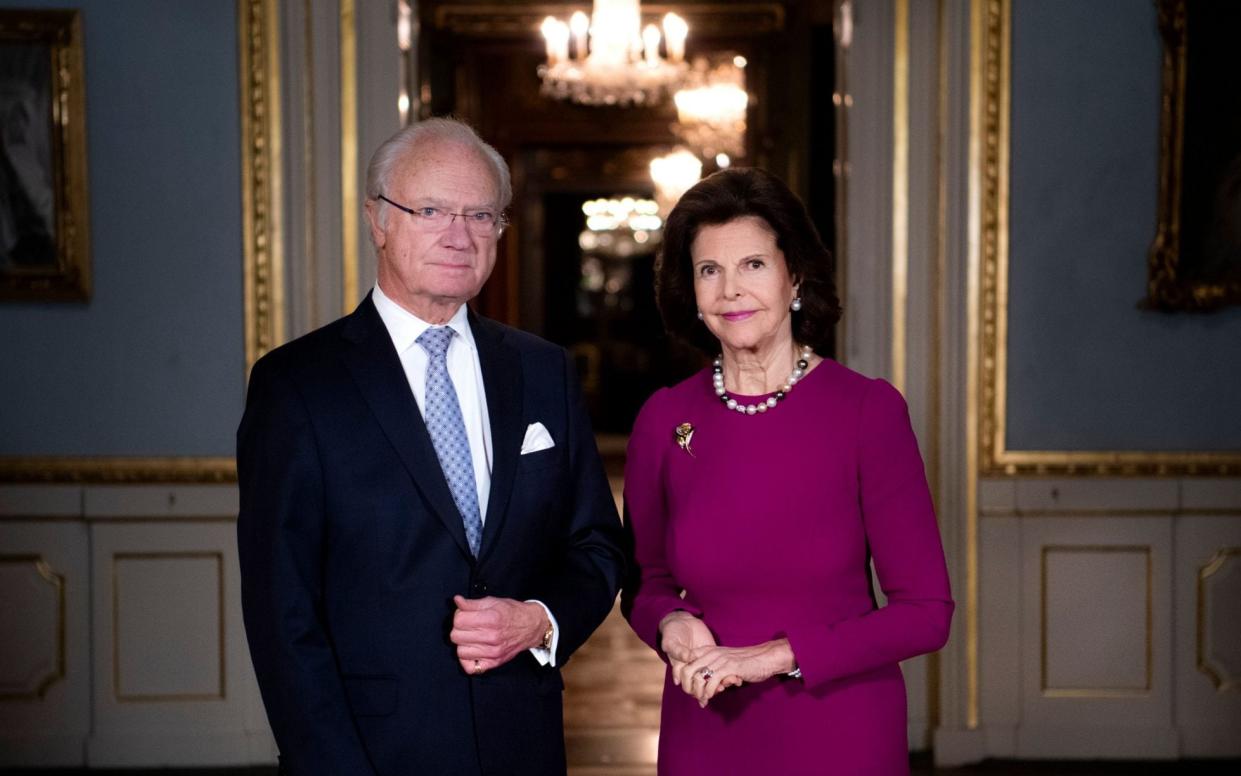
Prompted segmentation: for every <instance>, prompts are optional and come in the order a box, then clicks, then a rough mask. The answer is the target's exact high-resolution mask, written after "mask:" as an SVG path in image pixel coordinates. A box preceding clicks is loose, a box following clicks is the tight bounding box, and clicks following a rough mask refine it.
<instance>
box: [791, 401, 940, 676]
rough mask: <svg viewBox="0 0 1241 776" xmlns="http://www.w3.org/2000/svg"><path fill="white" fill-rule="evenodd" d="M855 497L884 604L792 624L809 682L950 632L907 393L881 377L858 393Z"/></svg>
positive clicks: (898, 655) (902, 655)
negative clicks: (819, 620)
mask: <svg viewBox="0 0 1241 776" xmlns="http://www.w3.org/2000/svg"><path fill="white" fill-rule="evenodd" d="M858 500H859V507H860V510H861V514H862V519H863V522H864V526H865V532H866V540H867V544H868V547H869V550H870V553H871V555H872V557H873V558H874V562H875V570H876V572H877V574H878V577H879V583H880V587H881V588H882V590H883V592H884V595H885V596H886V597H887V605H886V606H883V607H881V608H878V609H874V610H872V611H870V612H867V613H865V614H863V615H861V616H858V617H851V618H848V619H844V620H841V621H839V622H834V623H827V624H815V625H808V626H805V625H803V626H800V627H796V628H790V629H789V633H788V638H789V643H790V645H791V646H792V648H793V653H794V655H795V656H796V658H797V663H798V667H799V668H800V669H801V672H802V677H803V679H804V681H805V682H806V683H807V684H808V685H809V686H814V685H818V684H821V683H824V682H829V681H831V680H834V679H839V678H841V677H845V676H850V675H853V674H858V673H862V672H866V671H870V670H873V669H876V668H879V667H881V666H884V665H891V664H893V663H897V662H899V661H901V660H905V659H907V658H910V657H913V656H915V655H919V654H923V653H926V652H933V651H935V650H937V649H939V648H940V647H942V646H943V645H944V643H945V642H946V641H947V639H948V626H949V622H950V621H951V619H952V611H953V602H952V597H951V593H950V591H949V585H948V571H947V567H946V565H945V563H944V551H943V546H942V543H941V542H940V537H939V529H938V526H937V525H936V520H935V512H934V507H933V505H932V502H931V496H930V490H929V488H928V487H927V482H926V474H925V471H924V469H923V465H922V458H921V456H920V455H919V453H918V443H917V440H916V439H915V437H914V433H913V428H912V426H911V425H910V421H909V412H908V410H907V408H906V406H905V400H904V399H903V398H902V397H901V395H900V393H899V392H898V391H897V390H896V389H895V388H893V387H892V386H891V385H889V384H887V383H886V382H884V381H882V380H874V381H872V382H871V383H870V385H869V386H868V388H867V391H866V393H865V395H864V397H863V398H862V409H861V413H860V428H859V432H858ZM858 573H859V574H862V573H866V571H865V569H859V570H858Z"/></svg>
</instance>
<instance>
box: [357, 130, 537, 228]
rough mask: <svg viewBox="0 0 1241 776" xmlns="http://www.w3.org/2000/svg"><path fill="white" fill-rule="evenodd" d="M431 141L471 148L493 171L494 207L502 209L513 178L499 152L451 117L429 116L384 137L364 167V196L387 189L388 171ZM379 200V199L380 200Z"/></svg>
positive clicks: (382, 212)
mask: <svg viewBox="0 0 1241 776" xmlns="http://www.w3.org/2000/svg"><path fill="white" fill-rule="evenodd" d="M435 142H449V143H458V144H461V145H466V146H470V147H472V148H474V149H475V150H477V151H478V153H479V154H480V155H481V156H482V157H483V158H484V159H486V160H487V162H488V163H489V164H490V165H491V167H492V168H493V169H492V171H493V172H494V173H495V182H496V192H497V194H498V196H499V201H498V202H496V207H498V208H499V209H500V210H504V209H505V208H507V207H508V206H509V203H510V202H512V201H513V182H512V178H511V177H510V175H509V171H508V163H507V162H505V161H504V157H503V156H500V152H499V151H497V150H496V149H494V148H492V147H491V146H490V145H489V144H487V142H486V141H484V140H483V139H482V138H481V137H479V136H478V133H477V132H475V131H474V128H473V127H471V126H470V125H469V124H466V123H465V122H463V121H459V120H457V119H453V118H430V119H424V120H422V121H419V122H417V123H415V124H410V125H409V126H408V127H405V128H404V129H402V130H401V131H400V132H397V133H396V134H395V135H393V136H392V137H390V138H388V139H387V140H386V141H384V144H383V145H381V146H379V148H378V150H376V151H375V154H374V155H373V156H372V157H371V163H370V164H369V165H368V166H367V168H366V196H367V198H369V199H376V198H377V197H378V196H379V195H380V194H384V193H386V192H387V190H388V184H389V183H390V181H391V177H392V172H393V170H395V169H396V168H397V167H398V166H399V165H400V163H401V162H402V161H403V160H405V159H408V158H409V157H410V156H412V155H413V154H415V153H416V152H417V150H418V149H419V148H420V147H422V146H424V145H427V144H431V143H435ZM380 204H381V205H382V204H383V203H382V202H381V203H380ZM386 211H387V208H385V207H380V209H379V219H380V223H383V220H384V216H385V215H386Z"/></svg>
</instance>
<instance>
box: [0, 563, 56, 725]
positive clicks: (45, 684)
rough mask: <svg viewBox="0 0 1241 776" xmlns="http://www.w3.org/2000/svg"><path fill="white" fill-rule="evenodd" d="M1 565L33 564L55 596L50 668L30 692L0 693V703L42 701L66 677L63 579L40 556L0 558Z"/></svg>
mask: <svg viewBox="0 0 1241 776" xmlns="http://www.w3.org/2000/svg"><path fill="white" fill-rule="evenodd" d="M0 564H4V565H13V566H25V565H32V566H33V567H34V570H35V573H37V574H38V575H39V576H40V577H41V578H42V579H43V580H44V581H45V582H47V583H48V584H49V585H51V586H52V589H53V590H54V591H55V593H56V654H55V655H54V656H53V658H52V669H51V670H50V671H48V672H47V673H46V674H45V675H43V676H42V677H40V678H39V680H38V682H37V683H36V684H35V686H34V688H33V689H31V690H28V691H16V692H5V691H0V701H32V700H42V699H43V697H44V696H45V695H47V691H48V690H49V689H50V688H51V686H52V685H54V684H56V682H58V681H60V680H61V679H64V678H65V576H64V574H58V573H56V572H55V571H52V567H51V566H50V565H48V563H47V561H45V560H44V559H43V556H41V555H0Z"/></svg>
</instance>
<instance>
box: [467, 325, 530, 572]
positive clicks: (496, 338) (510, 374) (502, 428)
mask: <svg viewBox="0 0 1241 776" xmlns="http://www.w3.org/2000/svg"><path fill="white" fill-rule="evenodd" d="M470 330H471V331H472V332H473V333H474V342H475V344H477V346H478V360H479V363H480V364H481V365H482V368H483V390H485V391H486V392H487V418H488V421H489V423H490V425H491V449H492V451H493V453H492V459H491V491H490V495H489V496H488V498H487V515H486V521H485V522H484V524H483V542H482V548H481V549H480V551H479V553H478V555H479V559H480V560H482V559H484V558H486V556H487V554H488V552H490V551H491V549H492V547H494V546H495V544H496V542H497V540H498V538H499V536H500V531H501V529H502V528H503V527H504V521H505V518H506V516H507V514H508V500H509V496H510V495H511V494H512V492H513V478H514V477H515V476H516V474H517V460H518V458H519V457H520V456H521V442H522V439H523V438H524V435H525V427H524V426H523V425H522V422H521V421H522V412H521V409H522V406H521V397H522V371H521V355H520V354H519V353H518V352H517V349H516V348H514V347H513V346H512V345H510V344H508V343H506V342H505V341H504V330H503V328H501V327H500V326H499V325H498V324H496V323H494V322H492V321H489V320H487V319H486V318H481V317H479V316H477V315H475V314H474V313H473V311H471V312H470Z"/></svg>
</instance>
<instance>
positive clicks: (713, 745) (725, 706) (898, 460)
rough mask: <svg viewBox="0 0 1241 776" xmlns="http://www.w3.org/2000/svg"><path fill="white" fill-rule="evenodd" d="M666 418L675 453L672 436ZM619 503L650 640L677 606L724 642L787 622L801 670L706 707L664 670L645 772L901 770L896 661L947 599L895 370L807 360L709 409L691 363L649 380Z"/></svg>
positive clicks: (639, 610)
mask: <svg viewBox="0 0 1241 776" xmlns="http://www.w3.org/2000/svg"><path fill="white" fill-rule="evenodd" d="M736 398H738V400H739V401H743V403H746V404H749V403H752V402H753V401H755V400H757V399H758V398H759V397H741V396H736ZM682 423H690V424H692V425H693V428H694V434H693V439H692V441H691V443H690V448H691V451H692V455H691V454H690V453H689V452H686V451H685V450H683V449H682V448H681V447H680V446H679V445H678V444H677V441H676V436H675V433H674V429H676V427H677V426H678V425H680V424H682ZM625 512H626V520H627V521H629V522H630V524H631V526H632V529H633V533H634V553H635V557H636V561H637V566H638V574H639V575H640V577H639V579H638V582H637V583H636V585H631V586H630V588H629V589H628V590H627V591H626V602H625V604H626V613H627V617H628V619H629V623H630V625H631V626H632V627H633V629H634V631H635V632H637V634H638V636H639V637H640V638H641V639H642V640H643V641H645V642H646V643H647V644H649V645H650V646H651V647H652V648H656V649H657V648H658V627H659V621H660V620H661V619H662V618H663V617H664V616H665V615H666V614H668V613H669V612H670V611H672V610H674V609H686V610H688V611H690V612H692V613H694V614H697V615H699V616H701V617H702V618H703V620H704V621H705V622H706V624H707V625H708V626H709V627H710V628H711V630H712V632H713V633H714V634H715V637H716V639H717V641H718V642H719V643H720V644H721V645H723V646H731V647H741V646H749V645H753V644H758V643H761V642H764V641H769V640H771V639H776V638H780V637H786V638H788V640H789V643H790V644H791V645H792V648H793V653H794V655H795V656H796V658H797V662H798V664H799V666H800V668H801V671H802V679H800V680H799V679H790V678H787V677H783V676H781V677H773V678H771V679H768V680H767V681H765V682H760V683H757V684H752V685H745V686H742V687H739V688H734V689H730V690H727V691H725V692H724V693H722V694H720V695H717V696H716V697H715V698H714V699H713V700H712V701H711V703H710V704H709V705H708V706H707V708H705V709H701V708H699V707H698V704H697V702H696V701H695V700H694V699H693V698H691V697H690V696H688V695H686V694H685V693H684V692H683V691H682V690H681V689H680V688H679V687H676V686H674V685H673V684H672V680H671V674H670V672H668V673H667V674H666V676H665V682H664V696H663V710H662V716H661V723H660V724H661V727H660V737H659V773H660V774H667V775H668V776H686V775H687V774H782V776H794V775H795V774H848V776H861V775H862V774H876V776H878V775H882V776H890V775H892V774H905V773H908V771H909V764H908V754H907V751H908V750H907V745H906V716H905V685H904V681H903V680H902V678H901V672H900V668H899V667H898V665H897V663H898V662H899V661H901V660H904V659H906V658H909V657H913V656H915V655H919V654H922V653H925V652H931V651H934V650H936V649H939V648H940V647H941V646H943V644H944V642H945V641H946V640H947V637H948V625H949V621H950V620H951V618H952V610H953V603H952V598H951V594H950V592H949V589H948V574H947V569H946V568H945V564H944V553H943V548H942V545H941V543H940V538H939V531H938V528H937V526H936V522H935V514H934V511H933V508H932V505H931V498H930V493H929V491H928V489H927V484H926V476H925V474H924V471H923V467H922V459H921V457H920V456H919V454H918V445H917V441H916V440H915V439H914V435H913V430H912V428H911V427H910V423H909V415H908V411H907V410H906V408H905V402H904V399H902V398H901V395H900V394H899V393H898V392H897V391H896V390H895V389H894V388H893V387H892V386H890V385H889V384H888V383H886V382H884V381H882V380H871V379H868V378H866V377H863V376H862V375H859V374H858V373H856V372H853V371H851V370H849V369H846V368H845V367H843V366H841V365H839V364H837V363H836V362H834V361H831V360H824V361H823V362H821V363H820V364H819V365H818V366H817V367H816V368H815V369H813V370H812V371H811V372H810V373H809V374H807V375H806V376H805V377H804V378H803V379H802V381H801V382H799V383H798V384H797V385H796V386H794V388H793V390H792V391H791V392H790V393H789V394H788V396H787V398H786V399H785V400H784V401H783V402H781V403H780V404H779V405H777V406H776V407H775V408H774V409H772V410H770V411H768V412H767V413H765V414H762V415H755V416H745V415H740V414H738V413H737V412H734V411H729V410H728V409H727V408H725V407H724V406H722V405H721V403H720V401H719V399H717V398H716V396H715V393H714V391H713V390H712V387H711V373H710V372H709V371H706V370H704V371H703V372H700V373H698V374H697V375H695V376H694V377H692V378H690V379H688V380H686V381H685V382H682V383H680V384H679V385H676V386H674V387H672V388H665V389H661V390H660V391H658V392H656V393H655V395H653V396H652V397H651V398H650V399H649V400H648V401H647V403H646V405H645V406H644V407H643V408H642V411H641V413H640V414H639V415H638V419H637V421H636V423H635V425H634V429H633V435H632V436H631V437H630V440H629V450H628V458H627V463H626V466H625ZM872 558H873V560H874V563H875V569H876V571H877V574H878V581H879V583H880V587H881V588H882V589H883V592H884V595H885V596H886V597H887V604H886V605H885V606H883V607H882V608H880V607H877V606H876V603H875V600H874V598H873V596H872V592H871V578H870V570H869V563H870V561H871V559H872ZM682 590H684V592H685V595H684V598H682V597H681V591H682ZM661 655H662V653H661Z"/></svg>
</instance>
